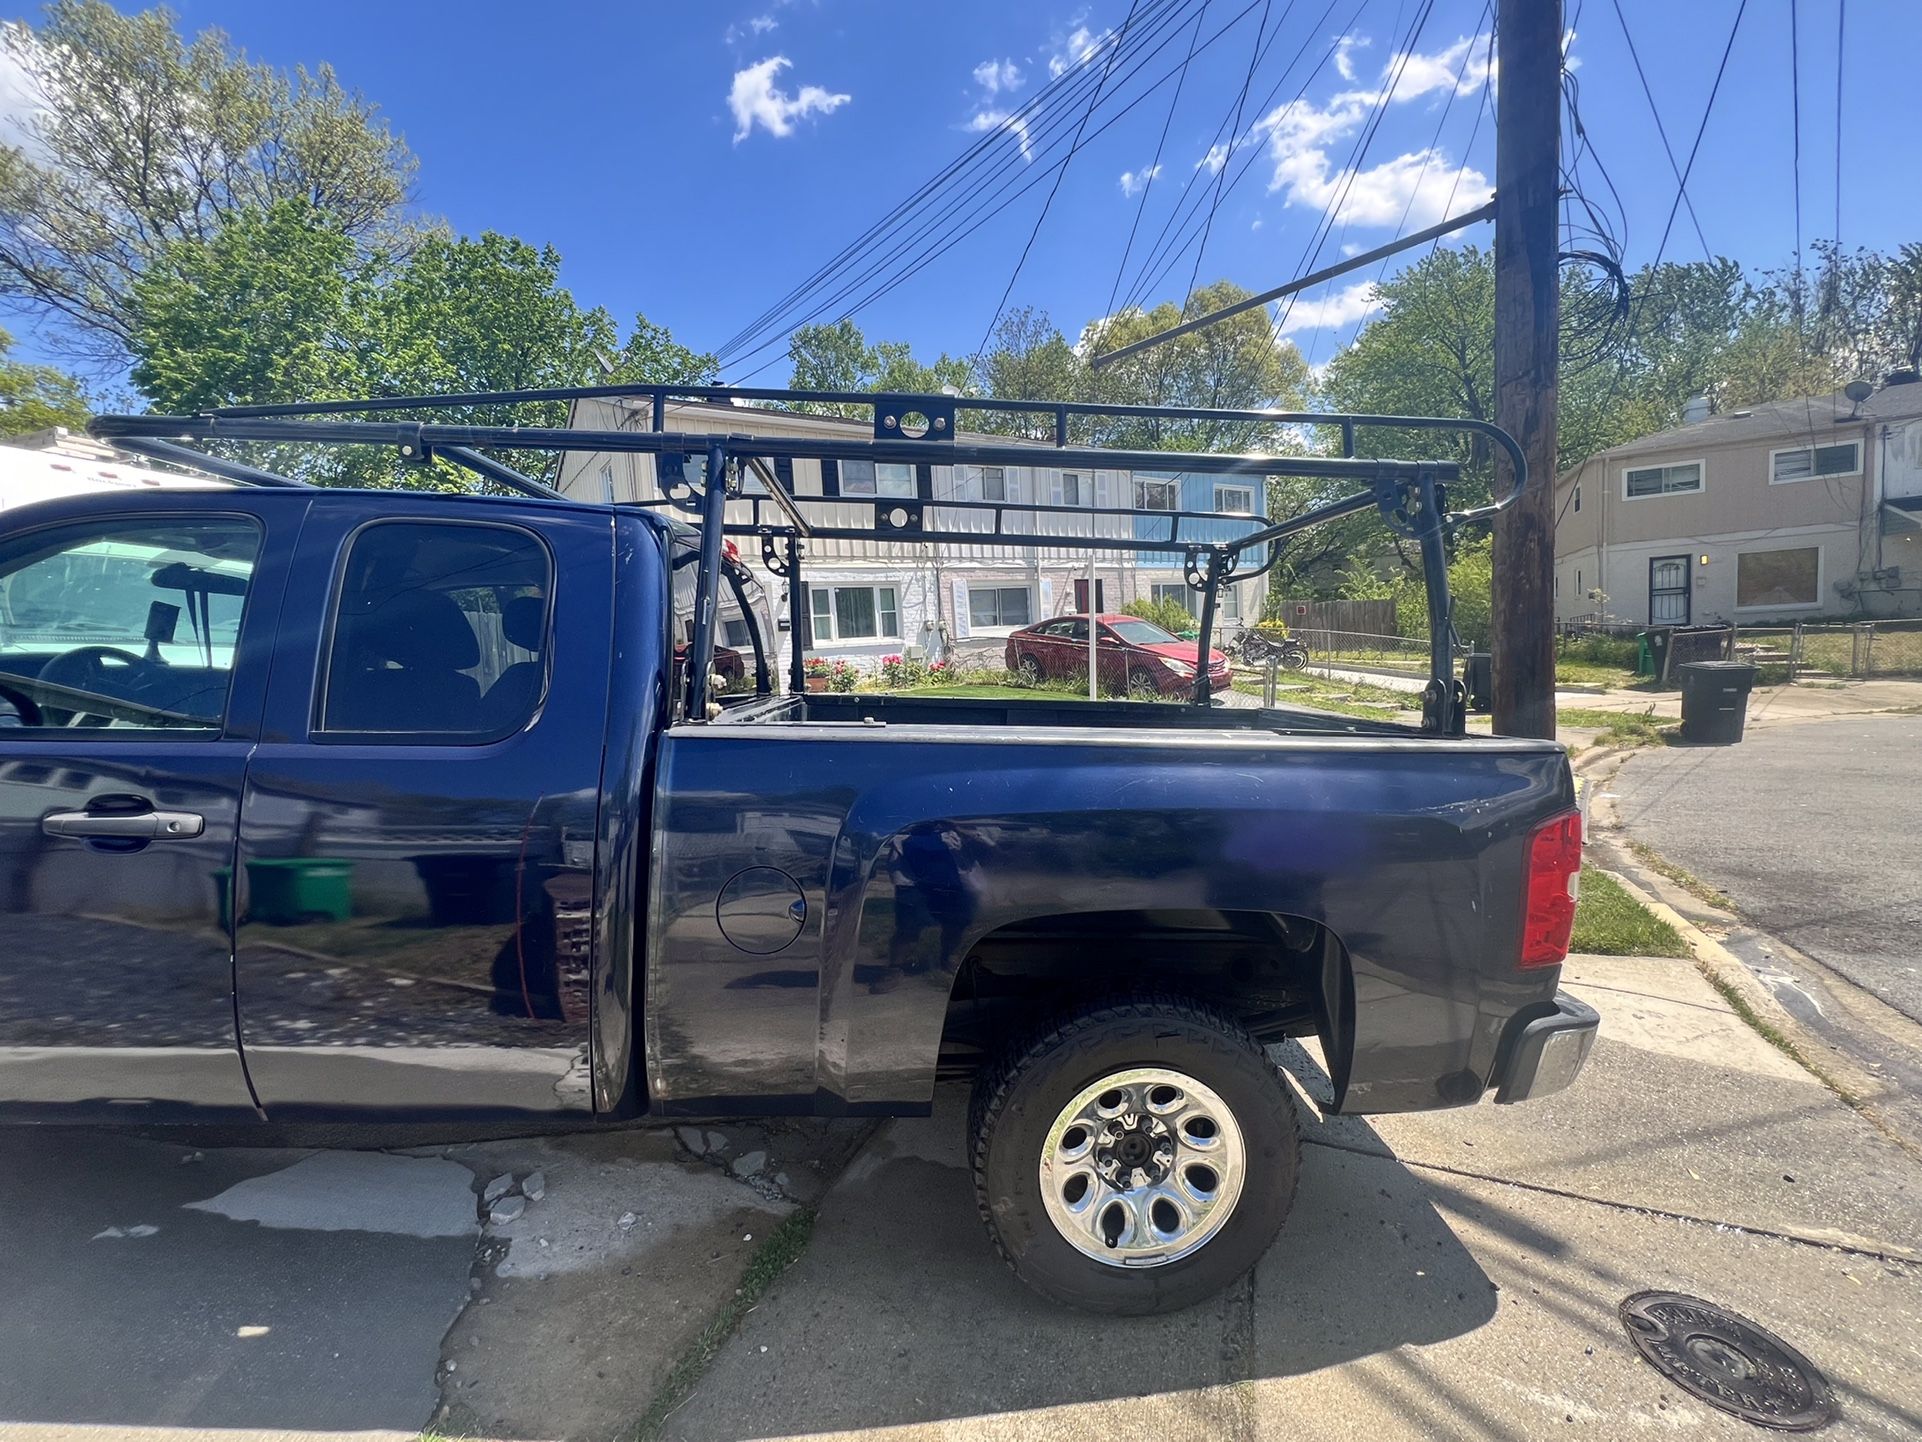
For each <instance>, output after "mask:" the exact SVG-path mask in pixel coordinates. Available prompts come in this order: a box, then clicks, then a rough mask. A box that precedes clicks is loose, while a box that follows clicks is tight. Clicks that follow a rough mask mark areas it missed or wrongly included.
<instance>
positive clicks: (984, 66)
mask: <svg viewBox="0 0 1922 1442" xmlns="http://www.w3.org/2000/svg"><path fill="white" fill-rule="evenodd" d="M1021 78H1022V77H1021V67H1020V66H1018V65H1016V64H1015V63H1014V62H1013V61H1012V60H996V59H995V58H994V57H993V56H989V57H988V58H987V59H986V60H983V61H982V62H981V63H980V64H979V65H977V66H975V67H974V83H975V84H976V85H979V86H980V87H981V88H982V89H983V90H985V91H987V92H988V94H990V95H994V94H996V93H998V92H1000V91H1003V90H1019V89H1020V88H1021Z"/></svg>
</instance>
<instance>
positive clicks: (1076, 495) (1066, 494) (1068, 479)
mask: <svg viewBox="0 0 1922 1442" xmlns="http://www.w3.org/2000/svg"><path fill="white" fill-rule="evenodd" d="M1061 504H1062V505H1064V506H1078V505H1080V504H1081V476H1080V474H1079V473H1078V472H1075V471H1063V472H1062V473H1061Z"/></svg>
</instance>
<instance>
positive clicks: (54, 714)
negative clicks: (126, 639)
mask: <svg viewBox="0 0 1922 1442" xmlns="http://www.w3.org/2000/svg"><path fill="white" fill-rule="evenodd" d="M147 664H148V663H147V658H146V657H144V656H138V655H135V654H134V653H133V652H132V651H123V650H121V649H120V647H118V646H76V647H74V648H73V650H71V651H64V652H62V653H61V654H60V655H58V656H55V657H54V658H53V659H52V660H51V661H49V662H47V664H46V665H44V666H42V667H41V668H40V675H39V678H38V679H39V680H40V681H41V682H43V683H44V684H46V685H48V686H63V687H65V688H66V689H68V690H70V691H92V692H93V693H95V694H96V695H100V696H107V697H112V696H113V695H114V694H115V692H114V690H113V689H112V688H110V687H109V685H108V682H109V681H112V680H116V679H120V678H124V677H125V676H126V675H127V674H128V672H130V671H144V670H146V669H147ZM40 712H41V714H42V716H44V717H45V718H46V724H47V725H49V726H86V725H89V724H97V725H103V726H104V725H106V724H107V723H108V722H110V721H111V720H112V719H113V718H112V717H111V716H104V715H101V714H99V713H98V712H90V711H87V710H86V709H85V708H84V707H83V708H82V709H80V710H72V709H69V708H67V707H62V706H50V705H46V704H44V703H43V704H42V705H41V707H40Z"/></svg>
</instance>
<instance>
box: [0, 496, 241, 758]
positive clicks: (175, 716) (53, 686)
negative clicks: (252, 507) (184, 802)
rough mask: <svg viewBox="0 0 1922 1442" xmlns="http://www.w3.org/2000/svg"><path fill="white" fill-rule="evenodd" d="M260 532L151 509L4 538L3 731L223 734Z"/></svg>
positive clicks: (0, 568)
mask: <svg viewBox="0 0 1922 1442" xmlns="http://www.w3.org/2000/svg"><path fill="white" fill-rule="evenodd" d="M259 550H260V531H259V528H258V527H256V526H255V524H254V523H253V522H252V521H250V520H247V519H245V518H244V517H238V516H177V517H149V518H143V519H140V520H132V519H126V520H117V521H109V522H104V523H91V524H88V525H84V526H63V527H60V528H58V529H54V530H45V531H34V532H30V533H28V534H26V535H23V536H17V537H14V538H13V539H11V540H8V541H7V542H5V543H4V544H0V726H4V727H9V728H13V727H22V728H27V729H30V730H46V729H52V728H61V727H83V728H86V729H88V730H89V731H93V730H101V731H104V732H107V733H109V734H115V735H117V734H120V733H123V732H124V733H126V734H127V735H129V736H130V737H131V736H134V735H138V734H140V733H142V732H149V731H153V730H155V729H164V730H167V731H170V732H172V731H198V732H204V733H206V734H207V735H208V736H217V735H218V734H219V733H220V729H221V727H222V725H223V724H224V723H225V721H226V718H227V692H228V683H229V681H230V680H231V678H232V674H233V665H234V646H235V644H236V642H237V640H238V639H239V635H240V616H241V611H242V610H243V608H244V607H245V605H246V601H247V589H248V586H249V585H250V584H251V583H252V580H253V574H254V561H255V557H256V556H257V554H258V553H259Z"/></svg>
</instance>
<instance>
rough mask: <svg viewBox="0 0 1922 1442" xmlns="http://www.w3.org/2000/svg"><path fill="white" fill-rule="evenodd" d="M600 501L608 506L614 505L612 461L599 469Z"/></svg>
mask: <svg viewBox="0 0 1922 1442" xmlns="http://www.w3.org/2000/svg"><path fill="white" fill-rule="evenodd" d="M601 500H602V502H603V503H605V504H607V505H610V506H611V505H613V504H614V463H613V462H612V461H609V462H608V463H607V464H606V465H604V466H602V467H601Z"/></svg>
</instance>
